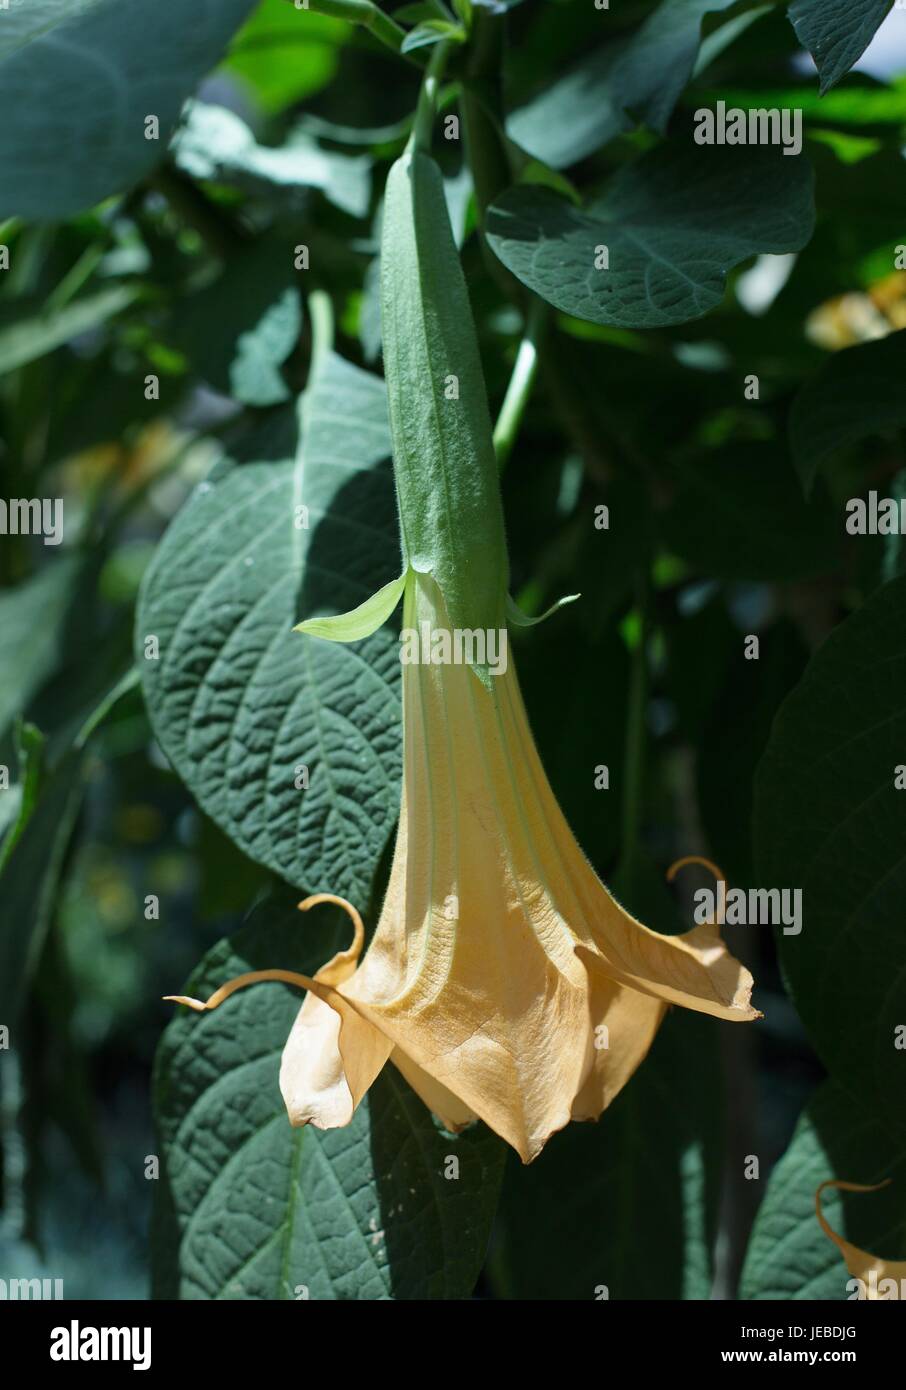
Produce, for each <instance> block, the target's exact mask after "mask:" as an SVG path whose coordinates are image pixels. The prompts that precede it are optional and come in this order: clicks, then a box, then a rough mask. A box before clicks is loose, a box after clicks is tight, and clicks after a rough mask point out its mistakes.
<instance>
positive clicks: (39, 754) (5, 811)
mask: <svg viewBox="0 0 906 1390" xmlns="http://www.w3.org/2000/svg"><path fill="white" fill-rule="evenodd" d="M45 751H46V743H45V739H44V735H43V734H42V733H41V731H40V729H38V728H36V727H35V725H34V724H20V725H19V726H18V727H17V729H16V756H17V761H18V779H19V780H18V781H17V782H16V783H14V784H13V785H12V786H10V787H0V793H2V795H0V837H2V842H0V874H2V872H3V868H4V866H5V864H6V862H7V860H8V859H9V857H10V855H11V854H12V852H13V849H14V848H15V846H16V842H17V841H18V839H19V837H20V836H21V834H22V831H23V830H24V829H25V827H26V825H27V824H28V821H29V817H30V816H31V813H32V811H33V810H34V809H35V806H36V804H37V801H38V795H39V792H40V788H41V783H42V781H43V777H44V758H45ZM4 770H6V769H4Z"/></svg>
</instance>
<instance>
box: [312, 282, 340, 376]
mask: <svg viewBox="0 0 906 1390" xmlns="http://www.w3.org/2000/svg"><path fill="white" fill-rule="evenodd" d="M308 320H309V323H310V324H311V358H310V360H309V367H308V375H309V378H310V377H311V374H312V372H313V371H314V369H315V366H316V365H317V364H318V363H319V362H320V360H321V358H322V357H326V355H327V353H328V352H330V350H331V348H332V347H333V327H334V323H333V304H332V303H331V301H330V295H329V294H328V293H327V291H326V290H312V292H311V294H310V295H309V296H308Z"/></svg>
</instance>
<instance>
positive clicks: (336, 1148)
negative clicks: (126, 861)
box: [155, 899, 504, 1300]
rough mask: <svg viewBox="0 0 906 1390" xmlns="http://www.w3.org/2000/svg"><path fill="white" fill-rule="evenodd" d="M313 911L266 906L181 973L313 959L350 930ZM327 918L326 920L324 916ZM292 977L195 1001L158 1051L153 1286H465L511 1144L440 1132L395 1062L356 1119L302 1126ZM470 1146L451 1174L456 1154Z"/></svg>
mask: <svg viewBox="0 0 906 1390" xmlns="http://www.w3.org/2000/svg"><path fill="white" fill-rule="evenodd" d="M319 918H320V920H318V921H315V920H312V921H308V920H305V921H301V920H300V917H299V913H298V912H297V911H296V909H295V907H294V905H293V903H292V902H291V901H286V900H285V899H284V900H282V901H280V900H274V899H271V900H269V901H268V902H266V903H264V904H262V906H261V907H260V908H258V909H257V910H256V911H255V913H253V915H252V917H251V918H250V920H249V922H248V923H247V925H246V926H245V927H243V929H242V930H241V931H240V932H238V933H237V934H236V936H234V937H232V938H230V939H229V940H226V941H222V942H221V943H220V944H219V945H217V946H215V948H214V949H213V951H211V952H209V953H208V955H207V956H206V957H205V959H204V961H203V962H202V964H201V966H200V967H199V969H198V970H197V971H196V972H195V974H194V975H193V976H192V978H191V980H190V981H189V984H188V986H187V988H188V989H189V990H190V991H191V992H192V993H195V994H201V995H203V996H205V997H207V995H208V994H209V993H210V992H212V991H213V990H214V989H215V988H216V987H217V986H218V985H219V984H221V983H223V982H224V981H225V980H227V979H230V978H231V977H232V976H234V975H238V974H241V973H243V972H245V971H249V970H256V969H267V968H269V967H272V966H275V965H277V964H279V965H280V966H281V967H283V968H286V969H291V970H297V971H301V972H303V973H306V974H312V973H313V972H314V971H315V970H317V969H318V968H319V967H320V966H321V965H322V964H324V962H325V961H326V960H328V959H329V958H330V956H331V955H332V954H333V953H334V952H335V951H336V950H338V949H341V948H343V947H345V946H346V945H348V940H349V923H348V919H347V918H346V917H345V915H344V916H343V917H342V920H341V921H338V920H337V914H335V913H331V914H330V916H329V917H328V914H327V913H325V912H324V909H323V908H322V909H319ZM328 920H329V922H330V925H329V926H328V925H326V923H327V921H328ZM299 1006H300V995H299V992H298V991H295V990H292V989H289V988H287V987H285V986H283V985H273V984H263V985H257V986H254V987H252V988H249V989H246V990H243V991H241V992H240V993H237V994H236V995H235V996H234V997H233V998H231V999H229V1000H227V1002H226V1003H225V1004H223V1005H222V1006H221V1007H220V1008H218V1009H217V1010H216V1011H214V1012H212V1013H210V1014H204V1015H198V1014H190V1013H188V1012H186V1011H183V1012H181V1013H179V1014H177V1015H176V1017H175V1018H174V1019H173V1021H172V1023H171V1024H170V1026H169V1027H168V1029H167V1032H166V1034H165V1035H164V1038H163V1041H162V1043H161V1047H160V1050H159V1053H158V1058H157V1066H156V1079H155V1107H156V1112H157V1121H158V1125H159V1128H160V1132H161V1136H162V1139H163V1145H164V1154H165V1172H164V1174H163V1175H162V1182H161V1188H162V1191H161V1192H160V1194H159V1198H160V1202H159V1206H158V1213H157V1220H156V1233H155V1235H156V1244H157V1246H158V1250H159V1252H160V1256H161V1258H160V1264H164V1265H166V1264H167V1255H168V1253H169V1255H170V1259H173V1258H174V1256H175V1261H174V1262H175V1264H176V1269H175V1270H172V1272H171V1270H170V1269H167V1268H164V1269H163V1270H162V1271H161V1275H162V1278H163V1279H164V1280H165V1281H166V1282H163V1283H162V1282H160V1278H159V1281H158V1289H157V1293H158V1295H161V1294H163V1295H165V1296H176V1297H180V1298H184V1299H209V1298H232V1299H286V1300H294V1299H299V1298H306V1297H307V1298H309V1299H343V1300H363V1299H369V1300H370V1299H459V1298H467V1297H468V1296H469V1295H470V1294H471V1292H472V1290H473V1288H474V1285H475V1281H476V1279H477V1278H478V1274H479V1271H480V1268H481V1264H482V1260H483V1256H484V1251H485V1247H486V1244H487V1239H488V1233H489V1231H490V1226H491V1221H492V1219H493V1215H494V1210H495V1207H496V1204H497V1195H498V1191H499V1187H500V1180H501V1176H502V1172H503V1158H504V1145H503V1144H502V1143H501V1141H500V1140H498V1139H497V1138H496V1136H494V1135H492V1134H491V1133H490V1132H489V1131H488V1130H487V1129H485V1127H484V1126H483V1125H476V1126H474V1127H472V1128H471V1129H469V1130H467V1131H465V1132H464V1133H462V1134H460V1135H459V1136H457V1137H453V1136H452V1135H448V1134H445V1133H443V1131H441V1130H440V1129H439V1128H438V1127H437V1125H436V1123H435V1122H434V1121H433V1119H432V1117H431V1115H430V1112H429V1111H428V1110H427V1109H426V1107H425V1106H424V1105H423V1104H422V1102H421V1101H420V1100H419V1099H418V1097H417V1096H416V1095H415V1094H414V1092H413V1091H411V1090H410V1088H409V1086H408V1085H407V1084H406V1082H405V1081H404V1080H403V1078H402V1076H400V1074H399V1073H398V1072H397V1071H396V1069H395V1067H394V1066H393V1065H392V1064H391V1063H389V1062H388V1063H387V1065H386V1067H385V1068H384V1071H383V1072H382V1074H381V1075H380V1076H379V1077H378V1079H377V1081H376V1082H375V1084H374V1085H373V1086H372V1088H371V1090H370V1092H369V1093H368V1096H367V1097H366V1099H365V1100H364V1101H363V1103H362V1104H361V1105H360V1107H359V1109H358V1110H357V1112H356V1114H355V1116H354V1118H353V1120H352V1123H351V1124H350V1125H349V1126H348V1127H346V1128H345V1129H334V1130H326V1131H322V1130H318V1129H315V1128H314V1127H313V1126H306V1127H304V1128H302V1129H293V1128H292V1127H291V1126H290V1123H289V1120H288V1119H287V1117H286V1111H285V1109H284V1106H283V1102H282V1100H281V1097H280V1091H279V1087H278V1075H279V1068H280V1054H281V1052H282V1050H283V1045H284V1043H285V1041H286V1038H287V1035H288V1033H289V1030H290V1027H291V1025H292V1023H293V1020H294V1018H295V1016H296V1013H297V1011H298V1009H299ZM451 1157H455V1158H456V1159H457V1160H458V1168H459V1175H458V1178H456V1179H453V1178H450V1177H447V1176H446V1175H445V1174H446V1173H449V1172H451V1171H452V1165H450V1164H448V1160H449V1159H450V1158H451Z"/></svg>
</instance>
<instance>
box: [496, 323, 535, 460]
mask: <svg viewBox="0 0 906 1390" xmlns="http://www.w3.org/2000/svg"><path fill="white" fill-rule="evenodd" d="M546 322H547V305H546V304H545V303H544V301H543V300H541V299H537V298H535V296H532V299H531V302H530V304H529V311H528V317H527V319H526V323H525V328H524V331H523V334H522V340H521V342H520V344H519V350H518V352H517V353H516V361H515V362H514V364H513V371H512V375H511V376H510V380H509V385H508V386H507V388H506V395H505V396H504V398H503V405H502V406H501V407H500V414H499V415H498V417H497V424H496V425H495V426H494V451H495V453H496V454H497V466H498V468H499V469H500V471H501V472H503V470H504V468H505V467H506V463H507V459H508V458H509V456H510V454H511V452H512V449H513V445H514V444H515V442H516V436H517V434H518V433H519V426H520V425H521V423H522V417H523V415H524V413H525V408H526V406H527V405H528V400H529V396H530V395H531V392H532V387H533V385H534V383H535V375H536V373H537V370H538V344H539V341H540V338H541V336H542V334H543V332H544V328H545V325H546Z"/></svg>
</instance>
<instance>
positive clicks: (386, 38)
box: [289, 0, 406, 53]
mask: <svg viewBox="0 0 906 1390" xmlns="http://www.w3.org/2000/svg"><path fill="white" fill-rule="evenodd" d="M289 3H290V4H291V5H292V4H295V0H289ZM296 9H300V10H309V11H311V12H312V13H313V14H324V15H329V16H330V18H331V19H345V20H346V21H347V22H348V23H349V24H358V25H360V26H361V28H362V29H367V30H368V32H369V34H373V35H374V37H375V38H376V39H379V40H380V42H381V43H383V44H386V46H387V47H388V48H392V49H393V51H394V53H399V51H400V48H401V46H402V42H403V39H404V38H405V37H406V31H405V29H402V28H401V27H400V26H399V25H398V24H397V23H396V20H394V19H391V18H390V16H389V15H387V14H384V11H383V10H381V9H379V8H378V6H377V5H373V4H372V3H371V0H306V3H305V4H304V5H296Z"/></svg>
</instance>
